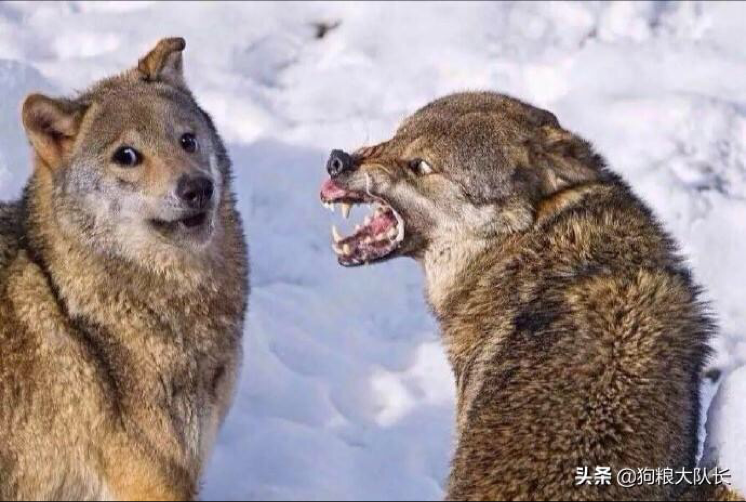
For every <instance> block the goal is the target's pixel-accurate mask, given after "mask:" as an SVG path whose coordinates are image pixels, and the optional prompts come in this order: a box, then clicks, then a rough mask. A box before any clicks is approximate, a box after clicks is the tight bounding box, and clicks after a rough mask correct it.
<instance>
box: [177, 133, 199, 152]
mask: <svg viewBox="0 0 746 502" xmlns="http://www.w3.org/2000/svg"><path fill="white" fill-rule="evenodd" d="M180 142H181V147H182V148H183V149H184V151H185V152H187V153H194V152H196V151H197V150H199V142H198V141H197V138H196V136H194V134H192V133H189V132H188V133H186V134H184V135H183V136H182V137H181V140H180Z"/></svg>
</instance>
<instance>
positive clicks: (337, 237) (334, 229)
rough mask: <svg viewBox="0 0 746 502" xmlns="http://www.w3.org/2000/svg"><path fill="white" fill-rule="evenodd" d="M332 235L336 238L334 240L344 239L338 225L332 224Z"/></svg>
mask: <svg viewBox="0 0 746 502" xmlns="http://www.w3.org/2000/svg"><path fill="white" fill-rule="evenodd" d="M332 237H333V238H334V242H335V243H336V242H340V241H341V240H342V236H341V235H340V234H339V230H337V227H336V226H334V225H332Z"/></svg>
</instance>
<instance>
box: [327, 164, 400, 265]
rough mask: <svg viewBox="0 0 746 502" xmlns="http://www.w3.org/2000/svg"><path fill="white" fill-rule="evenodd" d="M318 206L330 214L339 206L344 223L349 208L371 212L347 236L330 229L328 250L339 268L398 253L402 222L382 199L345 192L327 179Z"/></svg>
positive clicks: (378, 259)
mask: <svg viewBox="0 0 746 502" xmlns="http://www.w3.org/2000/svg"><path fill="white" fill-rule="evenodd" d="M321 203H322V204H323V205H324V206H326V207H327V208H328V209H330V210H331V211H334V209H335V206H336V205H337V204H339V206H340V207H341V210H342V216H344V218H345V219H346V218H348V217H349V215H350V210H351V209H352V206H355V205H362V204H367V205H370V206H371V208H372V212H371V213H370V214H369V215H368V216H366V217H365V219H364V220H363V222H362V223H361V224H358V225H357V226H356V227H355V233H354V234H352V235H350V236H346V237H345V236H343V235H341V234H340V233H339V231H338V230H337V228H336V227H335V226H332V239H333V244H332V248H333V249H334V252H335V253H336V254H337V259H338V260H339V263H340V264H341V265H344V266H346V267H352V266H356V265H364V264H367V263H373V262H376V261H380V260H382V259H384V258H387V257H389V256H390V255H392V254H393V253H394V252H395V251H396V250H397V249H399V247H400V246H401V243H402V241H403V240H404V221H403V220H402V218H401V216H399V214H398V213H397V212H396V211H395V210H394V208H392V207H391V206H389V205H388V204H387V203H386V202H385V201H384V200H383V199H380V198H377V197H374V196H372V195H370V194H366V193H360V192H354V191H350V190H345V189H344V188H342V187H340V186H339V185H337V184H336V183H335V182H334V180H331V179H330V180H327V181H326V182H325V183H324V184H323V186H322V187H321Z"/></svg>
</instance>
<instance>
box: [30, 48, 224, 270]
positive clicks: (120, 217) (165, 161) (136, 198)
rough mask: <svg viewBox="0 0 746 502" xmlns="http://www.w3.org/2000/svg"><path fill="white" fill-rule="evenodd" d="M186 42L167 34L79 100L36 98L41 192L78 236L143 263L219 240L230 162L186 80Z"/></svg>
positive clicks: (33, 122)
mask: <svg viewBox="0 0 746 502" xmlns="http://www.w3.org/2000/svg"><path fill="white" fill-rule="evenodd" d="M184 48H185V42H184V40H183V39H180V38H171V39H165V40H162V41H160V42H159V43H158V44H157V45H156V47H155V48H154V49H153V50H152V51H150V52H149V53H148V54H147V55H146V56H145V57H143V58H142V59H141V60H140V61H139V63H138V64H137V66H136V67H135V68H133V69H131V70H129V71H127V72H125V73H123V74H121V75H118V76H116V77H113V78H109V79H106V80H103V81H101V82H99V83H98V84H96V85H94V86H93V87H92V88H91V89H90V90H89V91H87V92H85V93H83V94H81V95H79V96H78V97H76V98H74V99H54V98H50V97H47V96H42V95H39V94H35V95H31V96H29V97H28V98H27V99H26V101H25V103H24V104H23V112H22V115H23V124H24V127H25V129H26V132H27V134H28V138H29V140H30V142H31V145H32V147H33V149H34V152H35V155H36V173H35V176H34V182H35V183H36V184H37V185H43V190H41V189H37V192H41V191H43V193H37V196H38V197H42V198H44V200H43V201H42V202H43V203H44V204H48V205H49V212H50V213H51V214H50V215H49V217H51V218H54V220H55V222H54V223H55V225H56V227H57V228H58V229H59V230H60V231H62V232H63V234H65V235H66V236H67V237H68V238H69V239H75V240H78V241H80V242H83V243H85V244H86V245H88V246H89V247H90V248H91V249H93V250H95V251H97V252H100V253H105V254H108V255H110V256H111V255H114V256H119V257H124V258H130V259H132V260H136V261H139V262H142V261H144V260H148V259H150V258H155V257H157V256H164V255H172V254H175V253H176V254H178V253H191V254H195V253H197V254H198V253H204V252H206V251H207V250H209V249H210V248H211V246H212V245H213V244H214V241H215V236H216V234H218V233H219V232H220V231H221V228H220V226H221V218H220V212H221V208H222V207H223V206H224V205H225V204H226V200H225V199H227V198H228V197H229V194H228V193H227V183H228V178H229V169H230V166H229V160H228V157H227V155H226V151H225V148H224V146H223V144H222V142H221V140H220V138H219V137H218V134H217V132H216V130H215V128H214V126H213V124H212V121H211V119H210V117H209V116H208V115H207V114H206V113H205V112H204V111H203V110H202V109H201V108H200V107H199V106H198V105H197V103H196V101H195V100H194V98H193V97H192V94H191V92H190V91H189V89H188V87H187V85H186V83H185V80H184V75H183V67H182V55H181V54H182V51H183V50H184Z"/></svg>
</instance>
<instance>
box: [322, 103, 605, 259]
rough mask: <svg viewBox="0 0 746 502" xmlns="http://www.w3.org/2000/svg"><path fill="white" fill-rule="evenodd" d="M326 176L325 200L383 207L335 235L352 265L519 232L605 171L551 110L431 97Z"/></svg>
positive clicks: (340, 156) (339, 160) (341, 155)
mask: <svg viewBox="0 0 746 502" xmlns="http://www.w3.org/2000/svg"><path fill="white" fill-rule="evenodd" d="M327 170H328V172H329V174H330V179H329V180H328V181H327V182H326V183H325V184H324V186H323V187H322V190H321V199H322V202H323V203H324V204H326V205H327V206H328V205H333V204H342V207H343V210H344V211H345V212H348V211H349V205H351V204H360V203H372V204H375V205H376V206H377V207H376V209H375V211H374V214H373V215H372V216H370V217H369V218H368V219H366V221H365V224H364V225H362V226H361V227H359V228H358V230H357V231H356V233H355V234H354V235H352V236H349V237H346V238H343V237H341V236H340V235H339V234H338V233H337V232H336V231H334V234H335V235H334V240H335V243H334V249H335V251H336V252H337V255H338V259H339V261H340V263H341V264H343V265H347V266H353V265H360V264H364V263H371V262H375V261H381V260H385V259H388V258H392V257H396V256H412V257H415V258H421V257H422V256H423V255H424V254H425V253H426V252H427V251H428V249H431V248H432V247H434V246H438V245H441V246H446V245H448V244H449V243H458V242H462V241H464V240H470V239H487V238H491V237H494V236H499V235H501V234H509V233H514V232H519V231H521V230H524V229H526V228H528V227H530V226H531V225H532V224H533V223H534V221H535V220H536V218H537V215H538V213H539V212H540V209H541V206H542V204H543V203H544V202H545V201H547V200H549V199H550V198H551V197H552V196H553V195H554V194H556V193H558V192H560V191H562V190H563V189H565V188H568V187H571V186H573V185H577V184H581V183H585V182H589V181H592V180H595V179H597V178H598V177H600V176H603V175H605V173H604V169H603V167H602V161H601V159H600V157H598V156H596V155H595V154H594V153H593V152H592V150H591V148H590V146H589V145H588V144H587V143H586V142H585V141H583V140H581V139H579V138H578V137H576V136H574V135H573V134H571V133H569V132H567V131H565V130H564V129H562V128H561V127H560V125H559V122H558V121H557V119H556V117H555V116H554V115H553V114H551V113H550V112H548V111H545V110H541V109H539V108H535V107H533V106H530V105H527V104H525V103H522V102H520V101H518V100H516V99H513V98H510V97H507V96H504V95H500V94H495V93H488V92H481V93H461V94H454V95H451V96H448V97H445V98H442V99H439V100H437V101H434V102H433V103H430V104H429V105H427V106H425V107H424V108H422V109H420V110H419V111H417V112H416V113H415V114H414V115H412V116H411V117H409V118H408V119H406V120H405V121H404V123H403V124H402V125H401V127H400V128H399V130H398V131H397V132H396V135H395V136H394V137H393V138H392V139H390V140H388V141H386V142H384V143H381V144H379V145H376V146H372V147H365V148H361V149H359V150H358V151H356V152H354V153H352V154H347V153H345V152H342V151H339V150H335V151H334V152H332V156H331V157H330V159H329V162H328V164H327Z"/></svg>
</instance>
